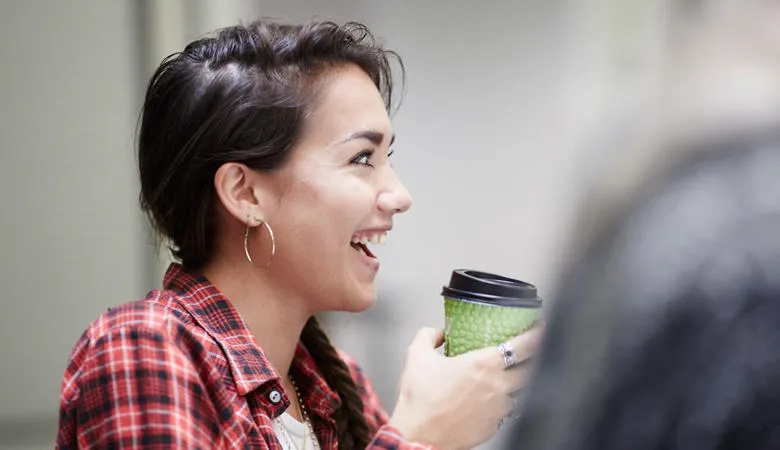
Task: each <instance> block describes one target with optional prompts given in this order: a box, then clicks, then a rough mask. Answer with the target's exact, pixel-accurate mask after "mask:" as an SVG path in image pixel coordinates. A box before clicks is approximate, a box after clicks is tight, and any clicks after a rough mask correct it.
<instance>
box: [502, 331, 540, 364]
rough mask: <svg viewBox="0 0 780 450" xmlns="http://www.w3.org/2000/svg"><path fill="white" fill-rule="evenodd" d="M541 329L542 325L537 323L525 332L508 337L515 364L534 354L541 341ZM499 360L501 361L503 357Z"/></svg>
mask: <svg viewBox="0 0 780 450" xmlns="http://www.w3.org/2000/svg"><path fill="white" fill-rule="evenodd" d="M543 331H544V327H543V326H542V325H538V324H537V325H534V327H533V328H531V329H530V330H528V331H526V332H525V333H522V334H520V335H518V336H515V337H513V338H512V339H509V341H508V342H509V343H510V344H511V345H512V346H513V347H514V349H515V355H516V356H515V357H516V359H517V364H521V363H523V362H525V361H527V360H529V359H531V358H532V357H533V356H534V355H536V352H537V351H538V350H539V345H540V344H541V342H542V335H543ZM501 362H502V363H503V359H502V360H501Z"/></svg>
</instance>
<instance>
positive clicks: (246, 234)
mask: <svg viewBox="0 0 780 450" xmlns="http://www.w3.org/2000/svg"><path fill="white" fill-rule="evenodd" d="M255 221H257V222H259V223H260V225H261V226H264V227H265V229H266V230H268V235H269V236H271V256H270V257H268V260H267V261H266V262H265V265H263V266H258V265H257V264H255V262H254V261H253V260H252V255H250V254H249V216H247V218H246V230H245V231H244V253H245V254H246V259H247V261H249V264H252V266H254V267H257V268H260V269H264V268H266V267H268V266H270V265H271V261H273V260H274V256H275V255H276V239H275V238H274V230H272V229H271V225H268V223H267V222H266V221H264V220H259V219H257V218H255Z"/></svg>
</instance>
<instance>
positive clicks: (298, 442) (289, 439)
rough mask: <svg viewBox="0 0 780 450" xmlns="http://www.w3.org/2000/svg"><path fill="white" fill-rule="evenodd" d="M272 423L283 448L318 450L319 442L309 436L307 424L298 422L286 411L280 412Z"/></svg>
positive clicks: (287, 449)
mask: <svg viewBox="0 0 780 450" xmlns="http://www.w3.org/2000/svg"><path fill="white" fill-rule="evenodd" d="M273 424H274V431H275V432H276V437H277V439H279V442H280V443H281V444H282V448H284V450H304V449H307V450H319V448H320V446H319V443H317V440H316V439H313V436H310V434H311V430H310V429H309V425H308V424H305V423H302V422H298V421H297V420H295V418H294V417H293V416H291V415H289V414H287V413H282V415H281V416H279V417H277V418H276V419H275V420H274V421H273Z"/></svg>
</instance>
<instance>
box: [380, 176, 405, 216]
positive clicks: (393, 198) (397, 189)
mask: <svg viewBox="0 0 780 450" xmlns="http://www.w3.org/2000/svg"><path fill="white" fill-rule="evenodd" d="M377 207H378V208H379V210H380V211H382V212H388V213H392V214H395V213H402V212H406V211H408V210H409V208H411V207H412V196H411V195H409V191H407V190H406V187H404V185H403V183H401V180H399V179H398V176H397V175H396V173H395V170H393V169H392V168H391V167H388V168H387V175H386V176H385V177H383V183H382V188H381V189H380V191H379V195H378V197H377Z"/></svg>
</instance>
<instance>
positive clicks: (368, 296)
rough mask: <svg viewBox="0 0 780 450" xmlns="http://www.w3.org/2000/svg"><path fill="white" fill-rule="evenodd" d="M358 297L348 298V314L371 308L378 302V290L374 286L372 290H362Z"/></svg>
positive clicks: (346, 306) (346, 303)
mask: <svg viewBox="0 0 780 450" xmlns="http://www.w3.org/2000/svg"><path fill="white" fill-rule="evenodd" d="M355 294H356V295H353V296H350V297H347V298H346V302H345V303H344V310H345V311H347V312H352V313H358V312H363V311H365V310H367V309H368V308H370V307H371V306H372V305H373V304H374V301H376V289H374V285H373V284H372V285H371V286H370V288H360V289H358V290H357V292H356V293H355Z"/></svg>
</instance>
